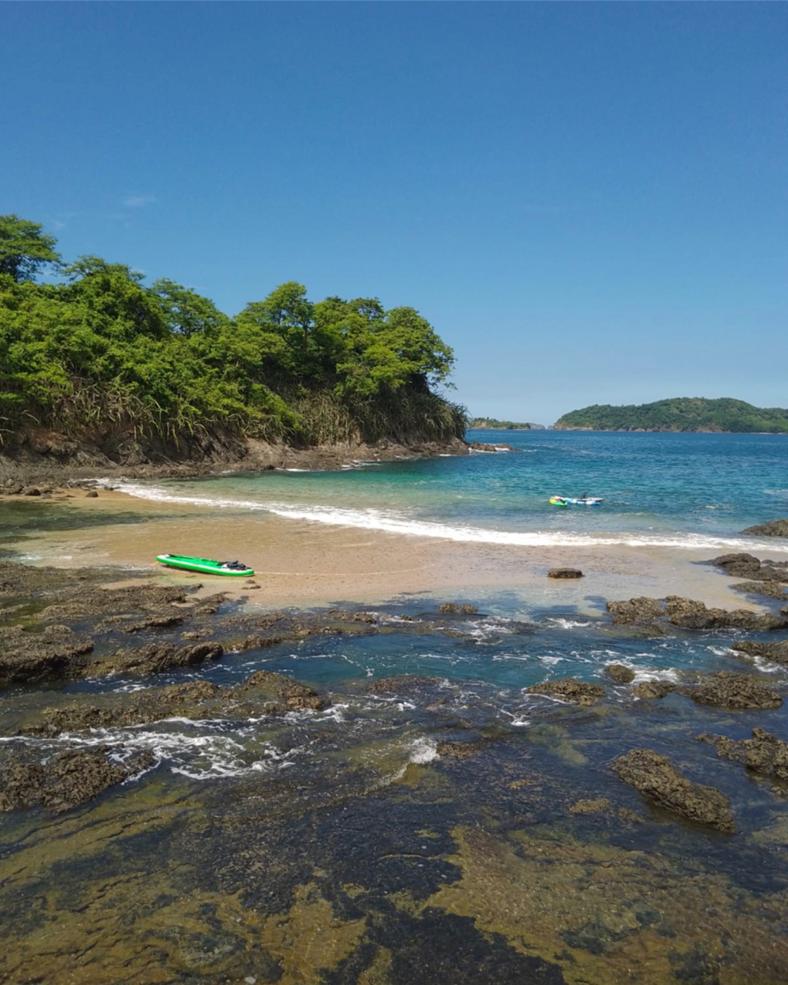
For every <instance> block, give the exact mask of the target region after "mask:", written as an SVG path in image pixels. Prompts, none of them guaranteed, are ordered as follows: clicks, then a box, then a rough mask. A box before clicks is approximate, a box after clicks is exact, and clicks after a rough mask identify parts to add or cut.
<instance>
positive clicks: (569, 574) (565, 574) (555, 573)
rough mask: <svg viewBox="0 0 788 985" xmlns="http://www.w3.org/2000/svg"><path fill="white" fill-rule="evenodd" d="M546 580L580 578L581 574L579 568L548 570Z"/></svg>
mask: <svg viewBox="0 0 788 985" xmlns="http://www.w3.org/2000/svg"><path fill="white" fill-rule="evenodd" d="M547 577H548V578H559V579H561V578H582V577H583V572H582V571H581V570H580V568H550V570H549V571H548V572H547Z"/></svg>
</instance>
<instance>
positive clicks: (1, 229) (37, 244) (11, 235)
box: [0, 215, 60, 281]
mask: <svg viewBox="0 0 788 985" xmlns="http://www.w3.org/2000/svg"><path fill="white" fill-rule="evenodd" d="M42 229H43V227H42V226H41V225H40V223H38V222H30V220H28V219H20V218H19V216H16V215H0V274H8V275H10V276H11V277H12V278H13V279H14V280H15V281H23V280H32V279H33V278H34V277H35V276H36V274H37V273H38V272H39V270H40V269H41V267H43V266H45V265H46V264H49V263H52V264H56V263H59V262H60V256H59V255H58V253H57V252H56V251H55V239H54V237H52V236H48V235H47V234H46V233H44V232H43V231H42Z"/></svg>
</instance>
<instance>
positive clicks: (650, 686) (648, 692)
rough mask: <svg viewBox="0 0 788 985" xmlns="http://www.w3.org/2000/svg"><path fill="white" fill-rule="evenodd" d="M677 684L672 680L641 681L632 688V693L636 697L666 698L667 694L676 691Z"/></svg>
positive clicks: (648, 698)
mask: <svg viewBox="0 0 788 985" xmlns="http://www.w3.org/2000/svg"><path fill="white" fill-rule="evenodd" d="M676 688H677V685H676V684H674V683H673V682H672V681H641V682H640V683H639V684H636V685H635V686H634V687H633V688H632V693H633V694H634V695H635V697H636V698H642V699H644V700H647V701H649V700H653V699H656V698H664V697H665V695H666V694H671V692H673V691H675V690H676Z"/></svg>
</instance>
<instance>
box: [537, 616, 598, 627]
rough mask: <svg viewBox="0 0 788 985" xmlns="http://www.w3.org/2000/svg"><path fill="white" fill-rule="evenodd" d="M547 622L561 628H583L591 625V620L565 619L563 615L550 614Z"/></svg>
mask: <svg viewBox="0 0 788 985" xmlns="http://www.w3.org/2000/svg"><path fill="white" fill-rule="evenodd" d="M545 622H546V623H548V625H550V626H557V627H558V628H559V629H582V628H584V627H586V626H590V625H591V622H590V621H589V620H581V619H564V618H563V616H550V617H548V618H547V619H546V620H545Z"/></svg>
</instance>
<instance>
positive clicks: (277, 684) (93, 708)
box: [19, 670, 329, 737]
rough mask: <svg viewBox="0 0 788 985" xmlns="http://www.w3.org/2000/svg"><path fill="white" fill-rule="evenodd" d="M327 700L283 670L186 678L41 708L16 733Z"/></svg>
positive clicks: (317, 704)
mask: <svg viewBox="0 0 788 985" xmlns="http://www.w3.org/2000/svg"><path fill="white" fill-rule="evenodd" d="M328 704H329V701H328V699H327V698H326V697H324V696H323V695H320V694H318V693H317V691H315V690H314V689H313V688H311V687H309V686H308V685H306V684H301V683H300V682H298V681H294V680H293V679H292V678H290V677H285V676H284V675H283V674H275V673H272V672H271V671H264V670H258V671H256V672H255V673H253V674H252V675H251V676H250V677H248V678H247V679H246V680H245V681H243V682H242V683H241V684H237V685H235V686H233V687H219V686H218V685H216V684H213V683H211V682H209V681H190V682H188V683H186V684H171V685H168V686H166V687H155V688H154V687H151V688H145V689H144V690H141V691H134V692H131V693H122V694H112V695H107V696H102V698H100V699H97V698H94V699H93V700H92V701H89V702H85V701H71V702H69V703H68V704H65V705H60V706H58V707H51V708H44V709H43V710H42V711H41V712H39V713H38V714H36V715H34V716H33V717H32V718H30V719H28V720H27V721H25V722H24V723H23V725H22V727H21V728H20V730H19V732H20V734H25V735H44V736H48V737H51V736H55V735H59V734H61V733H62V732H79V731H84V730H86V729H94V728H118V727H128V726H132V725H146V724H149V723H151V722H157V721H161V720H162V719H164V718H171V717H173V716H178V717H182V718H193V719H201V718H226V717H233V718H249V717H252V716H259V715H284V714H286V713H287V712H288V711H303V710H314V711H317V710H320V709H322V708H325V707H326V706H327V705H328Z"/></svg>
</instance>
